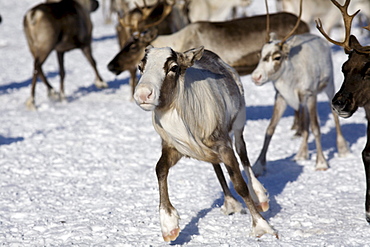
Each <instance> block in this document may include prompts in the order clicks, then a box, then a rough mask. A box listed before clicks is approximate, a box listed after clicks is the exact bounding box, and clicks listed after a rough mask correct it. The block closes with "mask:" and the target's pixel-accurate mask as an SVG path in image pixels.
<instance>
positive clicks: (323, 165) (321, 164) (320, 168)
mask: <svg viewBox="0 0 370 247" xmlns="http://www.w3.org/2000/svg"><path fill="white" fill-rule="evenodd" d="M328 168H329V165H328V163H327V162H326V161H325V162H319V163H317V164H316V167H315V170H316V171H326V170H328Z"/></svg>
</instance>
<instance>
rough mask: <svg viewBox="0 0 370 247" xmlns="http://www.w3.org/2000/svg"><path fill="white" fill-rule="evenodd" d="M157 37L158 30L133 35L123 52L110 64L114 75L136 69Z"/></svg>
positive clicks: (109, 66)
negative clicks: (147, 48) (146, 49)
mask: <svg viewBox="0 0 370 247" xmlns="http://www.w3.org/2000/svg"><path fill="white" fill-rule="evenodd" d="M156 37H157V30H156V29H149V30H147V31H145V32H142V33H140V34H138V35H133V36H132V37H131V38H130V39H129V40H128V41H127V42H126V44H125V45H124V46H123V48H122V49H121V51H120V52H119V53H118V54H117V55H116V56H115V57H114V58H113V59H112V61H110V62H109V64H108V69H109V71H111V72H112V73H114V74H116V75H119V74H121V73H122V72H123V71H125V70H130V69H135V68H136V66H137V65H138V64H139V62H140V60H141V59H142V58H143V57H144V54H145V47H147V46H148V45H149V44H150V42H152V41H153V40H154V39H155V38H156Z"/></svg>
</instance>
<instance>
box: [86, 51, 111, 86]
mask: <svg viewBox="0 0 370 247" xmlns="http://www.w3.org/2000/svg"><path fill="white" fill-rule="evenodd" d="M82 52H83V54H84V55H85V57H86V58H87V60H88V61H89V63H90V64H91V66H92V67H93V69H94V72H95V76H96V79H95V85H96V87H97V88H107V87H108V84H107V83H106V82H105V81H103V79H102V77H101V76H100V74H99V71H98V69H97V68H96V62H95V59H94V58H93V56H92V52H91V46H90V45H88V46H85V47H84V48H82Z"/></svg>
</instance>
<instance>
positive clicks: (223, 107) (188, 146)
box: [134, 47, 277, 241]
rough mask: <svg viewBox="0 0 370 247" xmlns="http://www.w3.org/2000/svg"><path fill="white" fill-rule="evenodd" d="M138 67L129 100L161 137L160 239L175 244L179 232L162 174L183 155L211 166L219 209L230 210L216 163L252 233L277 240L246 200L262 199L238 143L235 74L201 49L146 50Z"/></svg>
mask: <svg viewBox="0 0 370 247" xmlns="http://www.w3.org/2000/svg"><path fill="white" fill-rule="evenodd" d="M139 69H140V71H141V72H142V77H141V79H140V81H139V83H138V85H137V87H136V90H135V94H134V99H135V101H136V102H137V104H138V105H139V106H140V107H141V108H142V109H144V110H147V111H153V125H154V128H155V130H156V131H157V132H158V134H159V135H160V136H161V138H162V155H161V157H160V159H159V161H158V163H157V166H156V172H157V178H158V183H159V193H160V205H159V213H160V222H161V229H162V235H163V238H164V240H165V241H170V240H175V239H176V238H177V237H178V235H179V231H180V228H179V215H178V213H177V210H176V209H175V208H174V207H173V206H172V204H171V202H170V200H169V196H168V188H167V176H168V172H169V169H170V167H172V166H174V165H175V164H176V163H177V162H178V161H179V160H180V159H181V158H182V157H184V156H185V157H191V158H195V159H198V160H202V161H206V162H210V163H212V164H213V166H214V168H215V171H216V174H217V177H218V178H219V180H220V183H221V186H222V188H223V190H224V192H225V203H224V207H229V209H230V210H233V209H232V207H233V206H234V205H235V202H236V200H235V199H234V198H233V197H232V196H231V194H230V191H229V189H228V187H227V184H226V182H225V178H224V177H223V173H222V170H221V168H220V165H219V163H224V164H225V166H226V168H227V170H228V172H229V175H230V178H231V181H232V182H233V184H234V187H235V190H236V191H237V193H238V194H239V195H240V196H241V197H242V198H243V200H244V201H245V203H246V205H247V206H248V208H249V210H250V212H251V216H252V229H253V234H254V235H255V236H261V235H263V234H265V233H269V234H273V235H275V236H276V237H277V233H276V232H275V231H274V230H273V229H272V228H271V226H270V225H269V224H268V223H267V221H266V220H265V219H264V218H263V217H262V216H261V215H260V214H259V212H258V210H257V207H256V205H255V204H254V203H253V201H252V197H254V198H253V200H254V201H255V202H256V203H260V204H261V205H262V207H264V206H266V204H267V197H266V194H265V189H264V188H263V186H262V185H261V184H260V183H259V182H258V180H257V179H256V178H255V176H254V174H253V172H252V169H251V167H250V163H249V160H248V156H247V150H246V147H245V143H244V139H243V129H244V125H245V120H246V113H245V102H244V96H243V88H242V85H241V82H240V78H239V76H238V74H237V72H236V71H235V70H234V69H233V68H231V67H230V66H229V65H227V64H226V63H225V62H223V61H222V60H221V59H220V58H219V57H218V56H217V55H216V54H215V53H213V52H211V51H207V50H204V47H199V48H196V49H191V50H188V51H185V52H184V53H180V52H175V51H173V50H172V49H171V48H169V47H165V48H152V47H148V48H147V49H146V53H145V56H144V58H143V60H142V61H141V63H140V65H139ZM230 132H233V133H234V136H235V146H236V152H237V153H238V155H239V157H240V159H241V162H242V163H243V165H244V169H245V171H246V173H247V176H248V180H249V183H248V186H247V184H246V183H245V181H244V180H243V177H242V174H241V171H240V170H239V164H238V161H237V158H236V157H235V154H234V150H233V145H232V141H231V137H230V135H229V133H230ZM220 178H221V179H220ZM255 193H256V194H257V196H258V198H259V199H258V198H256V195H254V194H255ZM236 204H238V203H236ZM261 205H260V206H261ZM263 205H264V206H263ZM267 208H268V206H267ZM226 211H228V210H226Z"/></svg>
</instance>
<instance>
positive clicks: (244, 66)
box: [108, 13, 309, 75]
mask: <svg viewBox="0 0 370 247" xmlns="http://www.w3.org/2000/svg"><path fill="white" fill-rule="evenodd" d="M270 19H271V31H273V32H275V33H276V34H277V36H278V37H280V38H282V37H284V36H285V35H287V33H288V32H289V31H290V30H291V29H292V28H293V26H294V24H295V23H296V22H297V16H295V15H293V14H288V13H277V14H272V15H271V16H270ZM265 27H266V15H259V16H253V17H245V18H240V19H236V20H232V21H226V22H196V23H191V24H189V25H187V26H186V27H184V28H183V29H181V30H180V31H178V32H176V33H173V34H170V35H158V33H157V31H156V30H152V29H149V30H146V31H144V32H142V33H141V34H140V35H138V36H136V37H131V39H130V40H128V41H127V43H126V44H125V46H124V47H123V48H122V49H121V51H120V52H119V53H118V54H117V55H116V56H115V57H114V58H113V59H112V60H111V61H110V62H109V64H108V69H109V70H110V71H111V72H112V73H114V74H116V75H118V74H120V73H122V72H123V71H125V70H130V71H132V70H133V69H135V68H136V67H137V65H138V64H139V62H140V60H141V59H142V58H143V56H144V53H145V51H144V50H145V47H146V46H147V45H149V44H151V45H153V46H155V47H164V46H170V47H172V48H173V49H175V50H177V51H185V50H187V49H190V48H192V47H195V46H200V45H204V46H205V48H206V49H208V50H211V51H213V52H215V53H217V54H218V55H219V56H220V57H221V59H223V60H224V61H225V62H226V63H228V64H230V65H231V66H232V67H234V68H235V69H236V70H237V71H238V73H239V74H241V75H246V74H250V73H251V72H252V71H253V69H254V68H255V67H256V65H257V64H258V60H259V59H258V54H259V52H260V51H261V48H262V45H263V43H264V40H265V36H266V30H265ZM306 32H309V28H308V26H307V24H306V23H304V22H300V23H299V26H298V28H297V29H296V31H295V33H296V34H298V33H306Z"/></svg>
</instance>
